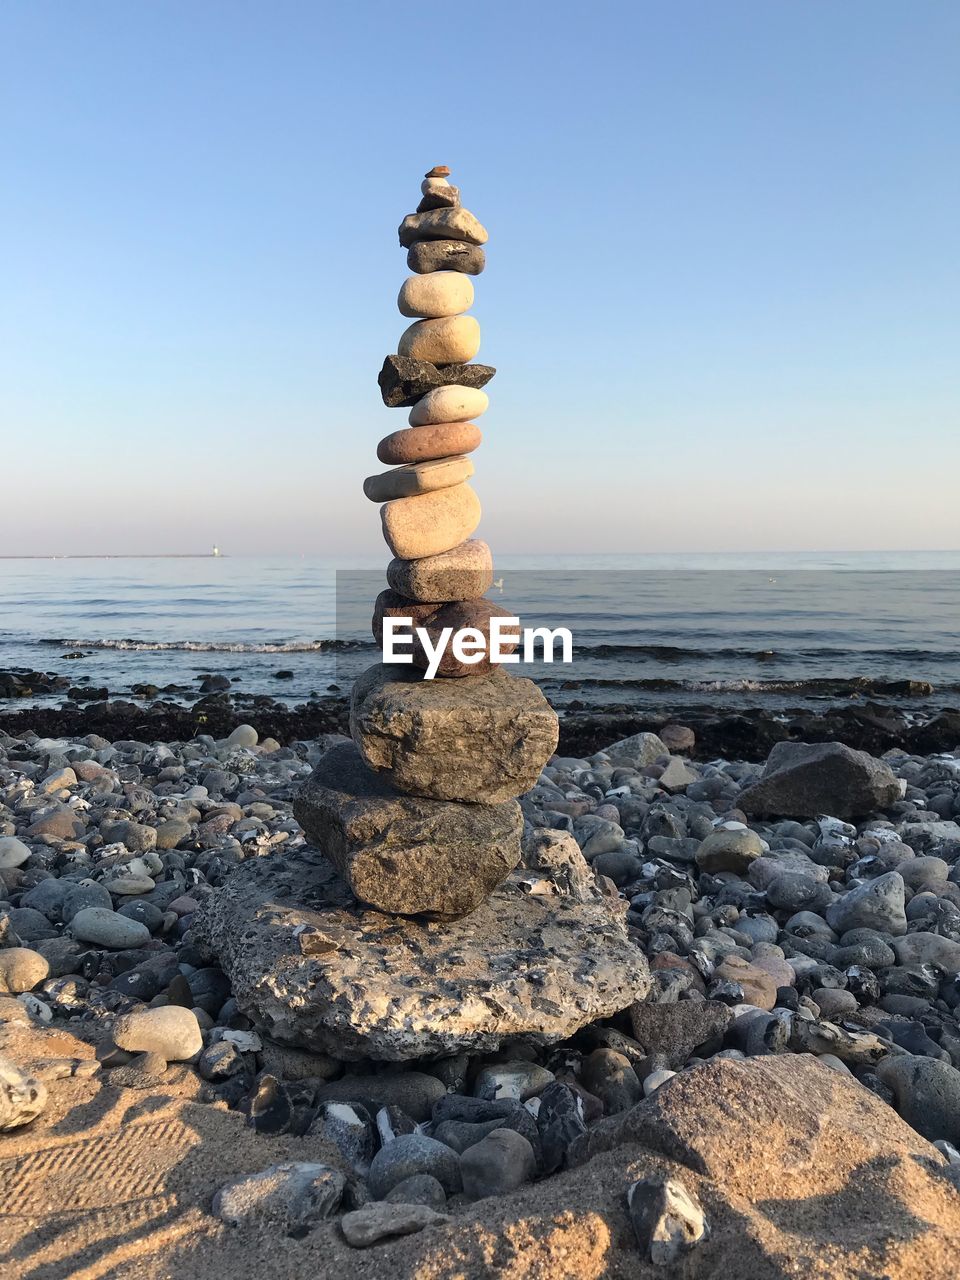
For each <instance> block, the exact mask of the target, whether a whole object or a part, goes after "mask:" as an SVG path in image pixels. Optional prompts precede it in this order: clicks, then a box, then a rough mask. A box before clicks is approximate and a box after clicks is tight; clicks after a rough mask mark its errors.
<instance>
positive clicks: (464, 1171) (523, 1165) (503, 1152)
mask: <svg viewBox="0 0 960 1280" xmlns="http://www.w3.org/2000/svg"><path fill="white" fill-rule="evenodd" d="M460 1171H461V1176H462V1178H463V1190H464V1194H465V1195H467V1196H469V1198H470V1199H471V1200H482V1199H484V1198H485V1197H486V1196H501V1195H509V1193H510V1192H511V1191H516V1189H517V1187H522V1186H523V1184H524V1183H525V1182H529V1181H530V1179H531V1178H533V1176H534V1175H535V1174H536V1171H537V1160H536V1156H535V1155H534V1151H533V1147H532V1146H531V1145H530V1143H529V1142H528V1141H527V1139H526V1138H525V1137H523V1135H522V1134H519V1133H516V1132H515V1131H514V1130H513V1129H494V1131H493V1132H492V1133H490V1134H488V1135H487V1136H486V1137H485V1138H482V1139H481V1140H480V1141H479V1142H477V1143H475V1144H474V1145H473V1146H472V1147H468V1148H467V1150H466V1151H464V1153H463V1155H462V1156H461V1157H460Z"/></svg>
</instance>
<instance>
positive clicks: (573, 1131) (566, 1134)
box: [537, 1080, 587, 1173]
mask: <svg viewBox="0 0 960 1280" xmlns="http://www.w3.org/2000/svg"><path fill="white" fill-rule="evenodd" d="M537 1101H538V1102H539V1103H540V1107H539V1110H538V1111H537V1131H538V1133H539V1136H540V1150H541V1164H542V1169H543V1172H544V1173H555V1172H556V1171H557V1170H558V1169H560V1168H562V1167H563V1165H564V1163H565V1161H566V1156H567V1149H568V1148H569V1146H570V1144H571V1142H573V1141H574V1139H575V1138H579V1137H580V1135H581V1134H582V1133H586V1131H587V1125H586V1119H585V1116H584V1106H583V1099H582V1098H581V1097H580V1095H579V1094H578V1093H576V1092H575V1091H574V1090H573V1089H572V1088H570V1086H569V1085H567V1084H564V1083H562V1082H561V1081H560V1080H555V1081H554V1082H553V1084H548V1085H547V1087H546V1088H545V1089H544V1091H543V1092H542V1093H541V1094H539V1095H538V1096H537Z"/></svg>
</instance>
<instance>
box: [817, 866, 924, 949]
mask: <svg viewBox="0 0 960 1280" xmlns="http://www.w3.org/2000/svg"><path fill="white" fill-rule="evenodd" d="M827 924H828V925H829V926H830V928H831V929H833V930H834V931H835V932H836V933H838V934H844V933H849V932H850V931H851V930H852V929H875V930H876V931H877V932H878V933H890V934H894V935H896V936H899V935H901V934H904V933H906V932H907V917H906V914H905V913H904V884H903V877H902V876H900V875H899V874H898V873H897V872H896V871H889V872H887V874H886V875H883V876H878V877H877V878H876V880H867V881H866V882H865V883H864V884H861V885H857V886H856V887H855V888H852V889H849V890H847V892H846V893H844V894H843V895H842V896H841V897H839V898H837V899H836V900H835V901H834V902H833V903H832V904H831V905H830V906H829V907H827Z"/></svg>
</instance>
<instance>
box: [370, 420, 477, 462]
mask: <svg viewBox="0 0 960 1280" xmlns="http://www.w3.org/2000/svg"><path fill="white" fill-rule="evenodd" d="M482 439H483V436H482V435H481V433H480V428H479V427H477V426H474V424H473V423H472V422H434V423H431V424H430V425H429V426H425V427H406V428H404V430H402V431H392V432H391V433H390V435H388V436H384V438H383V439H382V440H381V441H380V443H379V444H378V445H377V457H378V458H379V459H380V461H381V462H386V463H388V464H389V463H398V462H399V463H405V462H429V461H430V460H432V459H434V458H451V457H453V456H454V455H455V454H462V453H473V451H474V449H476V448H478V447H479V445H480V441H481V440H482Z"/></svg>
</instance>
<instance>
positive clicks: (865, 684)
mask: <svg viewBox="0 0 960 1280" xmlns="http://www.w3.org/2000/svg"><path fill="white" fill-rule="evenodd" d="M543 683H544V684H549V685H551V686H552V685H559V686H561V687H565V688H568V689H569V688H582V689H586V688H600V689H646V690H650V691H653V692H669V691H673V692H681V691H682V692H686V693H793V694H811V695H821V696H823V695H830V696H833V697H843V696H849V695H852V694H856V693H872V694H877V695H883V694H887V695H895V696H899V697H917V698H920V697H927V696H928V695H930V694H932V693H934V691H935V690H934V687H933V685H932V684H929V683H927V681H925V680H894V679H886V680H885V679H883V678H882V677H876V678H872V677H869V676H854V677H853V678H850V679H845V678H836V679H830V678H829V677H820V678H811V679H807V680H802V679H801V680H753V679H750V678H741V679H732V680H667V679H662V678H651V679H636V678H631V677H629V676H625V677H623V678H620V679H617V678H603V677H600V676H593V677H592V676H583V677H582V678H578V677H576V676H573V677H568V678H566V679H561V678H559V677H547V678H544V679H543ZM944 689H945V690H950V691H953V690H956V689H960V686H958V685H952V684H950V685H945V686H942V687H941V691H943V690H944Z"/></svg>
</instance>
